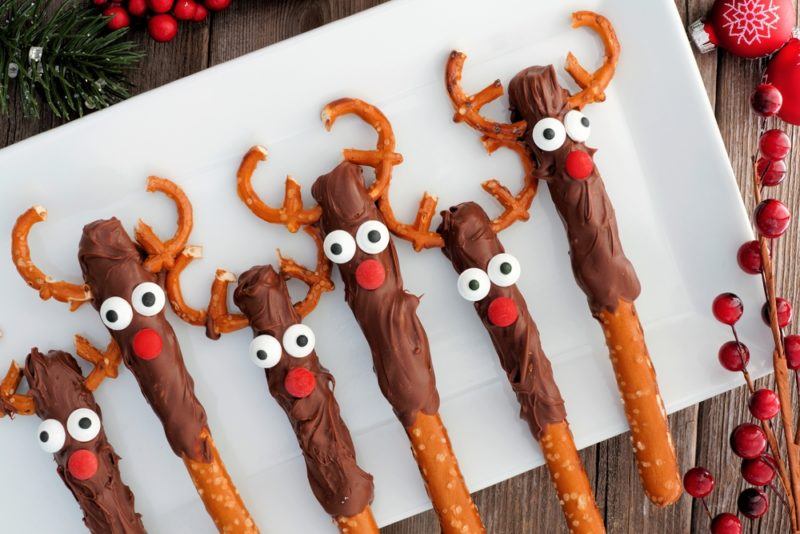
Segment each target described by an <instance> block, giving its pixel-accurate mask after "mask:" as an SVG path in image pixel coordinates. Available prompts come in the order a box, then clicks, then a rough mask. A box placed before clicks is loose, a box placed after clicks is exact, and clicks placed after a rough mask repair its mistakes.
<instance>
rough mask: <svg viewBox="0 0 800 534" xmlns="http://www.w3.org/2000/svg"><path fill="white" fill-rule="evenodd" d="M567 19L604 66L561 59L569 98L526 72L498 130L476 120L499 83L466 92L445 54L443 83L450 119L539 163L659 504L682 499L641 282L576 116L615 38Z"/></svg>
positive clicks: (458, 62)
mask: <svg viewBox="0 0 800 534" xmlns="http://www.w3.org/2000/svg"><path fill="white" fill-rule="evenodd" d="M572 17H573V26H575V27H579V26H588V27H590V28H592V29H594V30H595V31H596V32H597V33H598V34H599V35H600V37H601V38H602V40H603V44H604V46H605V61H604V63H603V65H602V66H601V67H600V68H599V69H598V70H597V71H595V72H594V73H589V72H587V71H586V70H585V69H584V68H583V67H581V65H580V64H579V63H578V61H577V59H576V58H575V57H574V56H573V55H572V54H569V56H568V57H567V66H566V70H567V72H568V73H569V74H570V75H571V76H572V78H573V79H574V80H575V82H576V83H577V84H578V86H579V87H580V88H581V90H580V91H579V92H578V93H576V94H574V95H570V94H569V93H568V92H567V91H566V90H565V89H563V88H562V87H561V86H560V85H559V83H558V80H557V78H556V74H555V69H554V68H553V67H552V65H551V66H547V67H530V68H528V69H525V70H523V71H522V72H520V73H519V74H517V75H516V76H515V77H514V79H513V80H512V81H511V84H510V86H509V100H510V103H511V110H512V113H511V119H512V120H514V121H516V122H514V123H512V124H504V123H497V122H492V121H489V120H488V119H485V118H484V117H482V116H481V114H480V110H481V107H482V106H483V105H485V104H486V103H488V102H490V101H492V100H494V99H495V98H497V97H499V96H500V95H502V93H503V90H502V86H501V85H500V82H499V81H497V82H495V83H494V84H492V85H490V86H489V87H487V88H486V89H484V90H482V91H480V92H479V93H477V94H475V95H472V96H467V95H466V94H465V93H464V92H463V90H462V89H461V87H460V80H461V69H462V67H463V64H464V60H465V58H466V56H465V55H464V54H462V53H460V52H453V53H452V54H451V55H450V60H449V61H448V64H447V69H446V75H445V82H446V85H447V90H448V93H449V94H450V98H451V100H452V101H453V105H454V107H455V109H456V114H455V117H454V119H455V120H456V121H459V122H460V121H463V122H466V123H467V124H469V125H470V126H471V127H472V128H474V129H476V130H478V131H479V132H481V133H482V134H483V135H484V136H485V137H489V138H492V139H495V140H498V141H513V142H517V143H523V144H524V145H525V146H526V147H527V149H528V150H529V152H530V155H531V156H530V157H531V158H532V160H533V161H535V162H536V163H537V165H538V169H537V171H536V176H537V178H541V179H543V180H544V181H545V182H546V183H547V186H548V188H549V190H550V196H551V197H552V199H553V202H554V204H555V206H556V209H557V211H558V213H559V215H560V216H561V219H562V220H563V222H564V225H565V227H566V230H567V237H568V241H569V247H570V258H571V261H572V269H573V272H574V274H575V279H576V281H577V283H578V285H579V286H580V287H581V289H582V290H583V291H584V292H585V293H586V296H587V298H588V301H589V307H590V310H591V312H592V315H593V316H594V317H595V318H597V320H598V321H599V322H600V324H601V326H602V327H603V331H604V332H605V335H606V343H607V345H608V348H609V352H610V355H611V362H612V365H613V367H614V373H615V375H616V378H617V384H618V386H619V388H620V394H621V396H622V401H623V404H624V406H625V414H626V416H627V418H628V423H629V424H630V427H631V443H632V445H633V451H634V454H635V456H636V462H637V467H638V471H639V475H640V477H641V479H642V484H643V487H644V490H645V493H646V494H647V496H648V497H649V498H650V500H651V501H652V502H654V503H655V504H658V505H661V506H665V505H668V504H672V503H674V502H675V501H677V499H678V498H679V497H680V494H681V483H680V474H679V470H678V462H677V458H676V454H675V447H674V445H673V442H672V436H671V435H670V432H669V426H668V423H667V414H666V411H665V409H664V403H663V401H662V399H661V395H660V394H659V389H658V383H657V381H656V376H655V370H654V368H653V364H652V362H651V360H650V356H649V354H648V351H647V346H646V344H645V340H644V333H643V331H642V326H641V324H640V322H639V318H638V316H637V314H636V308H635V306H634V304H633V302H634V300H635V299H636V297H637V296H638V295H639V291H640V286H639V281H638V279H637V277H636V273H635V272H634V270H633V267H632V266H631V264H630V262H629V261H628V259H627V258H626V257H625V255H624V253H623V250H622V245H621V243H620V240H619V235H618V232H617V222H616V218H615V216H614V209H613V207H612V205H611V201H610V200H609V198H608V195H607V194H606V191H605V187H604V185H603V181H602V179H601V178H600V175H599V173H598V171H597V169H596V168H595V166H594V162H593V160H592V155H593V154H594V152H595V150H594V149H591V148H588V147H587V146H586V145H585V144H584V142H585V141H586V140H587V139H588V136H589V119H588V118H587V117H586V116H584V115H583V114H582V113H581V112H580V109H582V108H583V106H584V105H586V104H589V103H592V102H602V101H603V100H604V99H605V94H604V90H605V88H606V87H607V86H608V83H609V82H610V81H611V78H612V76H613V74H614V69H615V66H616V63H617V59H618V57H619V42H618V41H617V38H616V35H615V33H614V29H613V28H612V26H611V24H610V23H609V22H608V20H606V19H605V18H604V17H602V16H600V15H598V14H596V13H592V12H589V11H579V12H576V13H574V14H573V16H572Z"/></svg>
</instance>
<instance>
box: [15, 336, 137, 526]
mask: <svg viewBox="0 0 800 534" xmlns="http://www.w3.org/2000/svg"><path fill="white" fill-rule="evenodd" d="M24 373H25V378H26V379H27V381H28V385H29V387H30V395H31V396H32V397H33V399H34V402H35V403H36V415H38V416H39V417H41V418H42V419H43V420H44V419H55V420H57V421H58V422H60V423H61V425H62V426H63V427H64V433H65V435H66V441H65V442H64V446H63V447H62V448H61V450H60V451H58V452H56V453H55V454H53V458H54V459H55V461H56V464H57V465H58V468H57V471H58V474H59V476H60V477H61V479H62V480H63V481H64V484H66V486H67V488H69V490H70V491H71V492H72V494H73V495H74V496H75V499H76V500H77V501H78V504H79V505H80V507H81V510H83V522H84V523H85V524H86V527H87V528H88V529H89V531H90V532H92V533H94V534H108V533H113V534H117V533H120V534H122V533H125V534H136V533H143V532H144V531H145V530H144V526H143V525H142V519H141V516H140V515H139V514H137V513H136V510H135V508H134V502H133V493H132V492H131V490H130V488H128V486H126V485H125V483H124V482H123V481H122V478H121V476H120V473H119V466H118V463H119V459H120V458H119V456H117V455H116V453H115V452H114V449H113V448H112V447H111V444H110V443H109V442H108V439H107V438H106V434H105V431H104V430H103V429H102V427H101V429H100V433H99V434H97V436H96V437H95V438H94V439H92V440H90V441H87V442H79V441H77V440H75V439H74V438H72V437H71V436H70V435H69V431H68V430H67V419H68V418H69V415H70V414H71V413H72V412H73V411H75V410H77V409H78V408H88V409H90V410H92V411H94V412H95V413H96V414H97V415H98V416H99V417H101V418H102V414H101V413H100V407H99V406H98V405H97V403H96V402H95V400H94V395H92V393H91V392H90V391H89V390H87V389H86V388H85V387H84V381H83V375H82V374H81V370H80V368H79V367H78V364H77V362H76V361H75V360H74V359H73V358H72V356H70V355H69V354H67V353H66V352H61V351H50V352H49V353H48V354H47V355H46V356H45V355H44V354H42V353H41V352H39V351H38V350H37V349H33V350H31V353H30V354H29V355H28V358H27V359H26V361H25V369H24ZM78 450H88V451H89V452H91V453H93V454H94V455H95V457H96V458H97V460H98V462H97V463H98V466H97V472H96V473H95V474H94V476H92V477H91V478H89V479H87V480H79V479H77V478H75V477H73V476H72V475H71V474H70V472H69V469H68V468H67V462H68V461H69V458H70V456H71V455H72V453H74V452H75V451H78Z"/></svg>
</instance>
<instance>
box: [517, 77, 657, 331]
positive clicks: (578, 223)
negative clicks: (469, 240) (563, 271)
mask: <svg viewBox="0 0 800 534" xmlns="http://www.w3.org/2000/svg"><path fill="white" fill-rule="evenodd" d="M568 96H569V95H568V93H567V91H566V90H564V89H563V88H562V87H561V86H560V85H559V84H558V80H557V78H556V73H555V69H554V68H553V66H552V65H550V66H547V67H530V68H527V69H525V70H523V71H522V72H520V73H519V74H517V75H516V76H514V78H513V79H512V80H511V83H510V84H509V86H508V97H509V101H510V103H511V110H512V120H515V121H516V120H519V119H524V120H525V121H526V122H527V123H528V128H527V130H526V132H525V136H524V141H525V143H526V144H527V145H528V147H529V148H530V149H531V151H532V153H533V154H534V157H535V158H536V160H537V163H538V167H539V168H538V170H537V176H538V177H539V178H542V179H544V180H545V181H546V182H547V186H548V188H549V189H550V196H551V197H552V198H553V203H554V204H555V206H556V209H557V210H558V214H559V215H560V216H561V220H562V221H563V222H564V226H565V227H566V230H567V236H568V238H569V249H570V258H571V260H572V270H573V272H574V273H575V279H576V280H577V282H578V285H579V286H580V287H581V289H583V292H584V293H586V296H587V298H588V300H589V307H590V308H591V310H592V312H593V313H594V314H595V315H597V314H598V313H600V312H601V311H603V310H607V311H610V312H613V311H614V310H615V309H616V307H617V303H618V302H619V301H620V300H625V301H628V302H633V301H634V300H635V299H636V297H638V296H639V292H640V290H641V288H640V285H639V280H638V278H637V277H636V272H635V271H634V269H633V266H632V265H631V263H630V261H628V258H626V257H625V252H624V251H623V250H622V244H621V243H620V240H619V233H618V231H617V220H616V217H615V215H614V208H613V207H612V206H611V201H610V200H609V198H608V194H607V193H606V189H605V186H604V185H603V179H602V178H601V177H600V174H599V173H598V171H597V167H594V169H593V170H592V174H591V175H590V176H589V177H588V178H586V179H585V180H575V179H573V178H570V177H569V175H568V174H567V172H566V170H565V165H566V159H567V155H568V154H569V153H570V152H572V151H573V150H582V151H584V152H587V153H588V154H589V155H592V154H594V152H595V150H594V149H591V148H588V147H586V145H585V144H583V143H578V142H575V141H573V140H572V139H570V138H569V137H567V139H566V141H565V142H564V144H563V145H562V146H561V147H560V148H559V149H557V150H554V151H552V152H546V151H544V150H541V149H540V148H538V147H537V146H536V144H535V143H534V142H533V139H532V137H531V131H532V130H533V127H534V125H535V124H536V123H537V122H538V121H539V120H540V119H542V118H544V117H554V118H557V119H559V120H561V121H562V122H563V120H564V116H565V115H566V113H567V111H569V109H567V108H566V101H567V97H568Z"/></svg>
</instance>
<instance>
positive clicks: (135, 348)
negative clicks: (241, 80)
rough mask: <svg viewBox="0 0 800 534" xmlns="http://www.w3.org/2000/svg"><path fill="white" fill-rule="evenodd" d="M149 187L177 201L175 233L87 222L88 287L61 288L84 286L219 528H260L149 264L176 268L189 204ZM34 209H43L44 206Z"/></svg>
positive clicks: (164, 187)
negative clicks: (133, 231)
mask: <svg viewBox="0 0 800 534" xmlns="http://www.w3.org/2000/svg"><path fill="white" fill-rule="evenodd" d="M148 190H149V191H161V192H164V193H165V194H167V195H168V196H170V198H172V199H174V200H175V201H176V203H177V205H178V212H179V227H178V231H177V233H176V237H175V238H173V239H171V240H169V241H167V242H166V243H162V242H161V241H160V240H159V239H158V238H157V237H156V236H155V234H154V233H153V232H152V230H151V229H150V228H149V227H148V226H147V225H145V224H144V223H140V225H139V228H138V229H137V237H138V238H139V240H140V243H141V248H140V246H137V243H135V242H134V241H133V240H132V239H131V238H130V237H129V235H128V234H127V232H126V231H125V229H124V228H123V227H122V224H121V223H120V222H119V221H118V220H117V219H113V218H112V219H108V220H99V221H95V222H93V223H91V224H88V225H87V226H86V227H84V229H83V235H82V237H81V241H80V244H79V247H78V261H79V263H80V266H81V270H82V272H83V276H84V280H85V284H86V285H85V286H78V285H76V284H68V283H66V282H60V284H62V285H61V286H59V287H66V288H73V287H74V288H77V287H81V288H86V290H87V292H88V295H89V299H90V300H91V302H92V305H93V306H94V307H95V309H97V310H98V312H99V313H100V318H101V320H102V321H103V323H104V324H105V326H106V327H107V328H108V331H109V333H110V334H111V337H112V338H113V343H114V344H115V346H116V349H115V350H119V352H120V354H121V357H122V361H124V363H125V365H126V367H128V369H130V370H131V372H133V374H134V376H135V377H136V380H137V382H138V383H139V387H140V389H141V391H142V394H143V395H144V396H145V398H146V399H147V401H148V403H149V404H150V406H151V408H152V409H153V411H154V413H155V414H156V416H157V417H158V418H159V419H160V420H161V423H162V425H163V427H164V432H165V434H166V437H167V441H168V442H169V444H170V447H171V448H172V450H173V452H174V453H175V454H176V455H177V456H179V457H180V458H181V459H182V460H183V461H184V463H185V464H186V467H187V471H188V473H189V476H190V477H191V479H192V481H193V482H194V485H195V487H196V488H197V491H198V494H199V495H200V498H201V499H202V501H203V504H204V505H205V507H206V510H207V511H208V513H209V515H210V516H211V518H212V519H213V520H214V523H215V525H216V526H217V528H218V529H219V531H220V532H231V533H254V532H257V531H258V530H257V528H256V526H255V524H254V522H253V520H252V518H251V517H250V514H249V513H248V511H247V509H246V508H245V506H244V503H243V502H242V500H241V497H240V496H239V493H238V492H237V490H236V487H235V486H234V485H233V483H232V481H231V479H230V476H229V475H228V473H227V470H226V469H225V466H224V464H223V463H222V460H221V459H220V456H219V453H218V452H217V449H216V446H215V445H214V441H213V439H212V437H211V432H210V430H209V428H208V421H207V417H206V413H205V410H204V409H203V407H202V405H201V404H200V401H198V400H197V397H196V396H195V394H194V382H193V381H192V378H191V376H190V375H189V373H188V371H187V370H186V366H185V364H184V360H183V355H182V353H181V350H180V346H179V344H178V340H177V338H176V336H175V332H174V331H173V330H172V327H171V326H170V324H169V323H168V322H167V320H166V318H165V316H164V305H165V303H166V298H165V293H164V290H163V289H162V287H161V277H159V276H157V274H156V273H155V272H151V271H150V270H148V268H147V267H148V266H149V267H150V268H151V269H154V270H156V269H161V268H170V267H171V266H174V261H173V259H172V258H171V256H172V254H177V253H178V252H179V251H180V250H181V249H182V248H183V247H184V246H185V244H186V243H185V240H186V238H187V237H188V234H189V231H190V229H191V224H192V222H191V221H192V218H191V205H190V204H189V201H188V199H186V196H185V195H184V194H183V191H181V189H180V188H179V187H178V186H177V185H175V184H174V183H173V182H170V181H168V180H163V179H160V178H150V180H149V181H148ZM32 210H33V212H34V213H39V212H43V210H42V209H41V208H38V209H37V208H32ZM31 219H32V215H31V210H28V212H26V213H25V214H23V215H22V216H21V217H20V218H19V220H18V222H17V225H16V226H15V229H14V242H13V243H12V247H13V248H14V250H13V251H12V255H13V256H14V257H15V259H16V258H17V257H23V256H24V255H23V254H22V253H21V252H22V251H21V250H19V249H20V247H21V246H22V245H24V249H23V250H24V252H26V253H27V244H26V242H27V233H28V231H29V230H30V226H31V224H30V221H31ZM38 219H39V220H43V217H38ZM33 220H34V221H35V219H33ZM187 227H188V228H187ZM28 260H29V258H28ZM151 260H152V261H151ZM29 261H30V260H29ZM30 265H32V263H25V262H23V263H19V262H17V267H18V270H19V272H20V274H21V275H22V276H23V278H25V279H26V281H27V282H28V283H29V285H31V286H33V287H36V285H35V283H34V282H36V281H35V280H34V281H32V280H31V279H30V278H29V276H30V273H31V272H40V271H38V269H36V270H35V271H33V270H32V269H30ZM45 279H47V278H46V277H45ZM53 296H55V297H57V296H58V295H53ZM45 298H46V297H45ZM59 300H61V299H59ZM84 344H86V345H88V342H85V341H84Z"/></svg>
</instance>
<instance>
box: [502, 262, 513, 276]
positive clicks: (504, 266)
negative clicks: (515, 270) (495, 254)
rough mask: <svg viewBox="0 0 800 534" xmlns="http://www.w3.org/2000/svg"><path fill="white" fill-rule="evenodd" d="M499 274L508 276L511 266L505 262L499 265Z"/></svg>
mask: <svg viewBox="0 0 800 534" xmlns="http://www.w3.org/2000/svg"><path fill="white" fill-rule="evenodd" d="M500 272H501V273H503V274H508V273H510V272H511V264H510V263H508V262H507V261H504V262H503V263H501V264H500Z"/></svg>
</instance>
